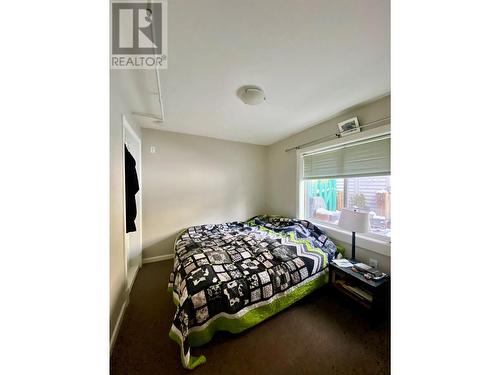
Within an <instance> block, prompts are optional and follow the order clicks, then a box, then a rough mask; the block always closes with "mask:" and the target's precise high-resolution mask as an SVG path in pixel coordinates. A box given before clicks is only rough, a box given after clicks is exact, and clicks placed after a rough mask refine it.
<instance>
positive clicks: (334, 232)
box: [308, 219, 391, 257]
mask: <svg viewBox="0 0 500 375" xmlns="http://www.w3.org/2000/svg"><path fill="white" fill-rule="evenodd" d="M308 220H309V221H310V222H311V223H313V224H314V225H316V226H317V227H319V228H320V229H322V230H324V231H325V232H326V234H328V235H329V236H331V237H332V238H334V239H336V240H339V241H342V242H347V243H348V244H351V239H352V233H351V232H347V231H345V230H343V229H340V228H339V227H336V226H333V225H328V224H327V223H325V222H321V221H317V220H314V219H308ZM356 247H360V248H363V249H366V250H369V251H372V252H374V253H377V254H381V255H385V256H388V257H390V256H391V242H390V240H389V241H384V240H379V239H376V238H373V237H369V236H366V235H363V234H356Z"/></svg>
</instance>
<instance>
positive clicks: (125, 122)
mask: <svg viewBox="0 0 500 375" xmlns="http://www.w3.org/2000/svg"><path fill="white" fill-rule="evenodd" d="M125 132H128V133H129V134H131V135H132V137H133V138H134V139H135V140H136V141H137V143H138V144H139V155H140V159H139V160H138V161H137V160H136V163H137V164H138V165H139V168H138V169H139V170H138V173H137V179H138V181H139V193H140V210H137V217H136V220H137V221H138V222H139V228H140V233H139V248H140V250H141V257H140V261H139V268H140V267H142V250H143V248H142V141H141V137H139V135H138V134H137V132H136V131H135V130H134V128H133V127H132V126H131V125H130V123H129V121H128V120H127V117H126V116H125V115H124V114H122V181H123V189H122V196H123V255H124V260H125V262H124V263H125V278H126V280H128V270H129V267H128V246H127V243H126V241H127V238H126V236H127V209H126V198H125V150H124V147H123V146H124V145H125ZM137 164H136V166H137ZM133 279H135V275H134V277H133ZM133 283H134V280H132V282H131V283H130V287H132V285H133ZM127 284H128V282H127ZM127 286H128V285H127Z"/></svg>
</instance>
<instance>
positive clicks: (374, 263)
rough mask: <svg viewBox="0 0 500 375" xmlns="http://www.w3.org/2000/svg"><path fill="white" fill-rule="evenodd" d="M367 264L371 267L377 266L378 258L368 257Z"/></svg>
mask: <svg viewBox="0 0 500 375" xmlns="http://www.w3.org/2000/svg"><path fill="white" fill-rule="evenodd" d="M368 264H369V265H370V266H372V267H373V268H377V267H378V260H377V259H372V258H370V259H368Z"/></svg>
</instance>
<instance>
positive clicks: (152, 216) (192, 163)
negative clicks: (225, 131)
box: [142, 129, 267, 258]
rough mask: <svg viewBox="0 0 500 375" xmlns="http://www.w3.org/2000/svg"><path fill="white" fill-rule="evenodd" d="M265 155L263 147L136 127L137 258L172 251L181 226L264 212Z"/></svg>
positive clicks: (234, 218) (236, 218)
mask: <svg viewBox="0 0 500 375" xmlns="http://www.w3.org/2000/svg"><path fill="white" fill-rule="evenodd" d="M151 146H154V147H155V148H156V153H154V154H152V153H150V148H151ZM266 156H267V152H266V147H265V146H257V145H251V144H247V143H239V142H231V141H222V140H218V139H214V138H207V137H199V136H193V135H186V134H180V133H173V132H167V131H161V130H153V129H142V168H143V170H142V186H143V246H144V250H143V258H150V257H155V256H161V255H166V254H173V243H174V240H175V237H176V236H177V234H178V233H179V232H180V231H181V230H183V229H185V228H187V227H190V226H193V225H200V224H209V223H212V224H216V223H224V222H229V221H240V220H246V219H249V218H250V217H252V216H255V215H259V214H263V213H265V212H266V210H265V208H266V207H265V204H266V199H265V192H266V188H265V184H266V182H265V177H266Z"/></svg>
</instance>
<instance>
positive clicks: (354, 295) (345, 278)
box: [329, 259, 389, 312]
mask: <svg viewBox="0 0 500 375" xmlns="http://www.w3.org/2000/svg"><path fill="white" fill-rule="evenodd" d="M349 261H350V262H351V263H353V264H356V263H359V262H357V261H356V260H352V259H350V260H349ZM332 281H333V287H334V288H335V290H338V291H339V292H340V293H342V294H344V295H345V296H347V297H349V298H350V299H352V300H354V301H356V302H357V303H358V304H360V305H361V306H363V307H365V308H367V309H369V310H377V311H378V312H380V311H382V310H385V308H388V302H389V277H388V276H387V277H385V278H383V279H380V280H373V279H367V278H365V276H364V274H363V273H362V272H359V271H355V270H353V267H345V268H344V267H339V266H337V265H336V264H335V263H333V261H330V262H329V284H330V285H332Z"/></svg>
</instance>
